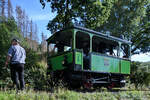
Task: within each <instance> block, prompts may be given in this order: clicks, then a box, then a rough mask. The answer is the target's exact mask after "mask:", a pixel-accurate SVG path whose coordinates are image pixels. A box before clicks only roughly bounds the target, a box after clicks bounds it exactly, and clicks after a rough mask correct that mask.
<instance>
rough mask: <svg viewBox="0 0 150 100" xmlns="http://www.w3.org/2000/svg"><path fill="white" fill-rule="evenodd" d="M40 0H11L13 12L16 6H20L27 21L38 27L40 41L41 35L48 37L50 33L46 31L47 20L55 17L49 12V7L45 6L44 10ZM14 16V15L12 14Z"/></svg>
mask: <svg viewBox="0 0 150 100" xmlns="http://www.w3.org/2000/svg"><path fill="white" fill-rule="evenodd" d="M39 1H40V0H11V3H12V6H13V10H14V12H15V8H16V5H17V6H21V8H22V9H24V10H25V12H26V14H27V15H28V17H29V19H32V20H33V22H34V23H36V24H37V26H38V33H39V34H38V37H39V40H40V41H41V33H42V32H43V33H44V35H46V36H47V37H49V36H50V35H51V34H50V31H48V30H47V27H46V26H47V24H48V22H49V20H52V19H53V18H54V17H55V15H56V14H55V13H52V12H51V9H50V6H49V5H48V4H47V5H46V7H45V8H44V9H42V5H41V4H40V2H39ZM14 14H15V13H14Z"/></svg>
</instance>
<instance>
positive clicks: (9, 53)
mask: <svg viewBox="0 0 150 100" xmlns="http://www.w3.org/2000/svg"><path fill="white" fill-rule="evenodd" d="M12 53H13V49H12V47H10V48H9V50H8V54H7V58H6V62H5V66H6V67H7V66H8V64H9V62H10V59H11V57H12Z"/></svg>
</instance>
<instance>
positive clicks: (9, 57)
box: [5, 55, 11, 67]
mask: <svg viewBox="0 0 150 100" xmlns="http://www.w3.org/2000/svg"><path fill="white" fill-rule="evenodd" d="M10 59H11V56H9V55H8V56H7V58H6V62H5V66H6V67H7V66H8V64H9V62H10Z"/></svg>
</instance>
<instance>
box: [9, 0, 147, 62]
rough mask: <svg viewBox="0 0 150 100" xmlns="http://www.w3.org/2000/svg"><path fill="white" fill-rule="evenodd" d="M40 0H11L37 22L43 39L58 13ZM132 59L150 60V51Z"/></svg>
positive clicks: (48, 34)
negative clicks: (43, 4)
mask: <svg viewBox="0 0 150 100" xmlns="http://www.w3.org/2000/svg"><path fill="white" fill-rule="evenodd" d="M39 1H40V0H11V2H12V5H13V8H14V9H15V7H16V5H18V6H21V8H22V9H24V10H25V12H26V14H27V15H28V16H29V18H30V19H32V20H33V22H35V23H36V24H37V26H38V33H39V34H38V36H39V39H40V40H41V38H40V37H41V33H42V32H43V33H44V35H46V36H47V37H49V36H50V35H51V34H50V31H48V30H47V27H46V26H47V24H48V22H49V20H52V19H53V18H54V17H55V16H56V13H52V12H51V8H50V6H49V4H47V5H46V7H45V8H44V9H42V5H41V4H40V2H39ZM131 60H132V61H141V62H147V61H150V53H149V54H137V55H133V56H132V57H131Z"/></svg>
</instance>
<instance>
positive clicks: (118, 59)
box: [47, 26, 131, 88]
mask: <svg viewBox="0 0 150 100" xmlns="http://www.w3.org/2000/svg"><path fill="white" fill-rule="evenodd" d="M47 42H48V46H47V48H48V57H47V63H48V66H49V68H48V71H50V72H53V75H51V76H52V77H53V78H56V79H58V80H59V79H64V80H63V81H66V82H67V83H68V84H70V85H71V86H72V85H73V86H79V87H80V86H83V87H85V88H88V87H92V86H99V87H101V86H105V87H123V86H124V85H125V77H126V76H128V75H130V58H131V57H130V55H131V53H130V47H131V42H129V41H127V40H123V39H120V38H117V37H113V36H109V35H107V34H102V33H100V32H96V31H93V30H89V29H86V28H83V27H77V26H74V27H71V28H67V29H64V30H61V31H58V32H56V33H54V34H53V35H52V36H51V37H50V38H48V39H47ZM58 80H57V81H58ZM57 81H56V83H57Z"/></svg>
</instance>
